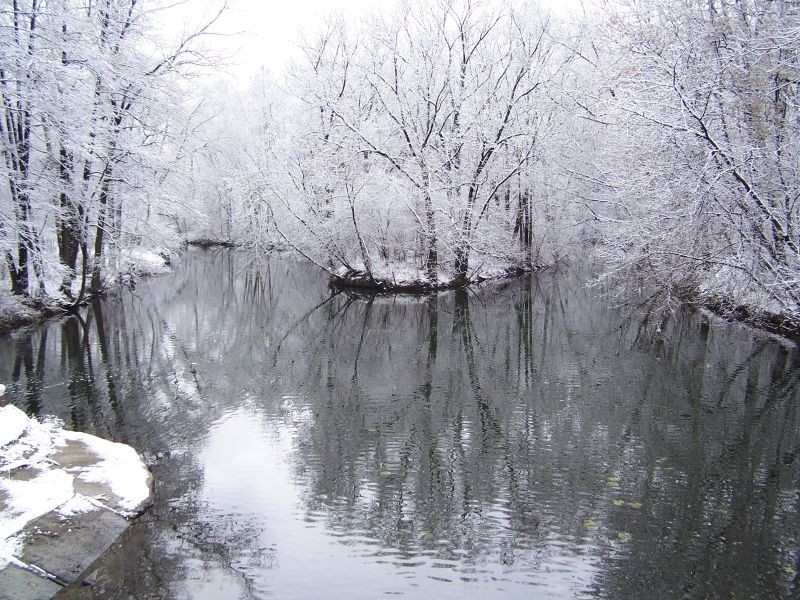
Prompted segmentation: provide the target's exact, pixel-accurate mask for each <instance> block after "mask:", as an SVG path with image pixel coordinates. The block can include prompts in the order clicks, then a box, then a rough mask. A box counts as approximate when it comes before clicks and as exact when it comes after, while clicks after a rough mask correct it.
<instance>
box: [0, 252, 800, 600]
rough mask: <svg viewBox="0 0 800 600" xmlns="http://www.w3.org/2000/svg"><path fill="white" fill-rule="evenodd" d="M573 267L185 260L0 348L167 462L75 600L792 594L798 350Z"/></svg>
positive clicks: (61, 409)
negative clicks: (375, 284) (502, 271)
mask: <svg viewBox="0 0 800 600" xmlns="http://www.w3.org/2000/svg"><path fill="white" fill-rule="evenodd" d="M583 281H584V280H583V278H582V277H581V276H580V275H579V274H577V273H575V272H574V270H572V271H571V270H569V269H564V270H562V271H561V272H552V273H545V274H542V275H540V276H538V277H524V278H519V279H513V280H507V281H503V282H497V283H491V284H483V285H482V286H479V287H476V288H472V289H469V290H466V291H464V290H462V291H450V292H444V293H440V294H438V295H433V296H428V297H411V296H386V297H354V296H350V295H348V294H346V293H338V294H337V293H333V292H332V291H331V290H329V289H328V287H327V281H326V279H325V277H324V276H323V275H322V274H321V273H320V272H319V271H318V270H317V269H316V268H314V267H312V266H310V265H308V264H306V263H304V262H302V261H299V260H298V259H296V258H293V257H290V256H286V255H276V256H272V257H267V258H265V259H263V260H262V261H253V260H252V259H251V258H249V257H248V256H247V255H246V254H244V253H239V252H236V251H230V250H191V251H189V252H188V255H187V257H186V260H185V261H184V263H183V264H182V265H180V266H179V267H178V268H177V269H176V271H175V273H173V274H171V275H168V276H164V277H161V278H156V279H152V280H149V281H146V282H143V283H141V284H140V285H139V286H138V287H137V288H136V289H134V290H122V291H119V292H118V293H116V294H114V295H113V296H111V297H108V298H106V299H104V300H102V301H99V302H95V303H94V304H93V305H92V306H91V307H89V308H88V309H87V310H86V311H85V312H84V313H83V314H82V315H81V318H80V319H79V318H75V317H71V318H67V319H63V320H61V321H54V322H49V323H47V324H45V325H44V326H41V327H39V328H35V329H32V330H30V331H27V332H24V333H23V332H17V333H16V334H14V335H13V336H6V337H5V338H2V343H1V344H0V382H4V383H6V384H7V385H8V386H9V390H8V392H7V397H8V398H9V399H10V400H11V401H12V402H13V403H14V404H16V405H18V406H19V407H20V408H22V409H24V410H26V411H27V412H28V413H29V414H32V415H38V416H44V415H56V416H58V417H59V418H61V419H62V420H63V421H64V422H65V423H66V426H67V427H68V428H71V429H76V430H80V431H84V432H88V433H92V434H95V435H99V436H102V437H105V438H108V439H113V440H116V441H121V442H125V443H128V444H131V445H132V446H134V447H135V448H136V449H137V450H139V451H140V452H141V453H142V454H143V455H144V457H145V459H146V460H147V462H148V464H149V465H150V466H151V469H152V471H153V475H154V478H155V504H154V506H153V507H152V509H150V510H149V511H148V512H147V513H145V514H144V515H143V516H142V517H141V518H140V519H139V520H138V521H137V522H136V523H135V524H134V525H133V526H132V527H131V528H129V530H128V531H127V532H126V534H124V536H123V537H122V538H121V539H120V541H119V542H118V543H117V544H116V545H115V546H114V547H113V548H112V550H111V551H110V552H109V553H108V554H107V555H106V556H105V557H104V558H103V560H102V561H101V563H100V564H99V567H98V570H97V572H96V574H95V575H94V578H93V579H94V585H93V587H87V588H83V589H79V590H74V591H73V592H72V593H71V594H69V597H71V598H128V597H135V598H208V599H218V598H270V597H274V598H290V599H291V598H323V597H324V598H347V599H356V598H376V597H378V596H382V595H399V596H402V597H407V598H432V597H435V598H494V597H502V598H540V597H541V598H643V597H647V598H677V597H682V598H790V597H798V594H800V582H799V579H798V571H800V391H799V386H798V374H800V352H799V351H798V349H797V348H796V347H794V346H793V345H792V344H790V343H787V342H783V341H781V340H779V339H778V338H775V337H772V336H769V335H767V334H764V333H761V332H758V331H754V330H751V329H749V328H747V327H745V326H743V325H738V324H729V323H725V322H723V321H721V320H719V319H717V318H715V317H712V316H710V315H707V314H704V313H702V312H698V311H690V310H678V311H676V312H674V313H670V312H665V313H657V312H650V311H649V310H647V309H645V308H640V309H637V310H631V309H629V308H626V307H624V306H619V305H617V304H616V303H615V302H614V301H613V299H611V298H607V297H603V296H601V292H602V290H599V289H598V288H587V287H586V286H585V285H584V284H583Z"/></svg>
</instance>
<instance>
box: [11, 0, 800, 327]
mask: <svg viewBox="0 0 800 600" xmlns="http://www.w3.org/2000/svg"><path fill="white" fill-rule="evenodd" d="M156 6H157V3H152V2H144V1H137V0H100V1H99V2H94V3H85V2H72V1H71V0H61V1H60V2H45V1H44V0H28V1H23V0H13V1H11V0H3V2H2V7H3V8H2V13H0V17H1V18H2V29H1V30H0V35H1V36H2V39H0V45H1V46H0V52H2V55H1V56H0V67H2V73H0V92H2V97H1V98H0V100H2V107H0V109H1V110H2V119H0V121H1V123H0V125H1V126H2V127H1V128H0V134H2V135H1V136H0V137H1V138H2V139H1V140H0V142H1V143H2V151H3V157H4V161H3V168H4V169H5V172H4V175H5V177H4V179H5V182H4V185H3V188H2V189H3V192H2V196H0V211H2V221H0V244H2V250H3V254H4V259H5V276H4V277H5V280H6V281H7V282H8V289H9V290H11V291H13V292H14V293H15V294H17V295H20V296H37V295H39V296H43V295H49V296H56V297H59V298H61V299H62V301H65V302H68V303H69V302H75V301H78V300H79V299H80V298H81V297H82V296H83V295H85V294H86V293H89V292H91V291H92V290H98V289H100V288H102V285H103V281H104V280H105V279H107V278H110V277H112V276H114V275H115V274H116V273H118V272H119V271H120V270H122V269H123V268H124V263H125V260H126V257H129V256H134V257H136V256H138V257H139V258H144V259H146V258H147V257H148V256H149V255H148V253H149V254H150V255H152V254H153V252H156V253H161V254H169V253H170V252H172V251H173V250H174V249H175V248H177V247H178V245H179V244H180V243H181V242H182V241H185V240H186V239H187V238H191V237H192V235H202V237H203V239H212V240H221V241H225V242H227V243H237V244H242V245H245V246H248V247H250V248H251V249H253V250H254V251H256V252H264V251H267V250H268V249H270V248H273V247H275V246H284V247H291V248H293V249H295V250H296V251H297V252H299V253H300V254H301V255H302V256H304V257H305V258H306V259H308V260H310V261H313V262H314V263H316V264H317V265H319V266H320V267H322V268H323V269H325V270H326V271H328V273H329V274H330V275H331V277H332V278H334V280H336V281H339V282H340V283H344V284H355V285H359V286H362V287H374V288H376V289H384V290H391V289H432V288H438V287H445V286H457V285H463V284H466V283H469V282H471V281H476V280H480V279H485V278H489V277H498V276H503V275H505V274H509V273H518V272H520V271H529V270H534V269H537V268H540V267H544V266H547V265H550V264H553V263H555V262H557V261H559V260H561V259H570V258H573V259H575V258H576V257H580V258H581V260H583V259H584V258H585V257H586V256H591V260H593V261H594V262H595V264H597V265H598V271H597V281H600V282H607V283H609V284H610V285H611V286H612V287H611V288H610V289H612V290H623V289H626V290H633V291H636V292H638V291H647V293H648V294H651V293H653V292H658V294H657V297H658V299H659V300H660V301H661V302H662V303H664V304H666V305H669V303H670V302H671V300H672V299H690V300H693V301H697V302H700V303H705V304H707V305H712V306H715V307H716V308H717V309H718V310H721V311H723V312H726V311H727V312H729V313H731V314H734V315H738V316H741V315H742V314H744V313H746V315H747V316H748V318H749V319H750V320H759V319H761V320H769V321H770V322H771V323H773V325H774V328H777V329H779V330H780V329H782V328H783V329H784V330H787V331H790V330H797V328H798V326H800V264H799V261H800V248H798V245H799V244H800V231H798V206H797V205H798V199H800V190H799V189H798V180H799V179H800V174H799V173H798V169H800V152H799V151H798V143H797V139H798V138H799V137H800V136H798V126H799V125H800V123H798V82H800V68H799V67H800V65H799V64H798V51H797V49H798V48H800V6H798V5H797V3H796V2H792V1H789V0H746V1H734V0H659V1H655V0H626V1H619V2H617V1H613V2H612V1H611V0H608V1H605V2H603V1H600V2H597V3H594V4H592V3H588V2H587V3H585V4H584V5H583V7H582V10H581V11H580V12H579V13H576V14H574V15H572V16H570V17H566V16H564V15H563V14H562V13H552V12H548V10H547V7H546V6H539V5H537V4H536V3H522V2H510V3H506V2H493V1H488V0H485V1H479V0H436V1H434V2H422V1H401V2H399V3H397V5H395V6H394V7H393V9H391V10H388V9H387V10H384V11H383V12H380V13H376V14H375V15H373V16H372V17H370V18H367V19H364V20H363V21H362V22H360V23H352V22H347V21H346V20H344V19H343V18H338V17H330V18H329V19H327V20H326V23H325V25H324V27H322V29H320V30H318V31H317V32H316V33H315V34H313V35H308V36H307V37H306V38H305V39H304V40H302V41H300V42H299V43H300V44H301V46H302V58H301V59H299V60H298V61H296V62H295V63H294V64H293V65H292V67H291V68H290V69H289V70H288V72H287V73H285V74H269V73H266V72H265V71H261V72H259V73H257V74H256V75H255V76H254V77H253V78H252V79H251V80H250V81H249V82H242V81H239V82H236V85H227V84H216V85H215V84H208V85H205V86H202V87H197V86H195V87H187V86H186V84H185V82H186V75H187V74H190V73H192V72H193V71H194V67H196V66H197V64H198V62H203V60H204V59H203V58H202V57H203V54H202V52H201V51H200V50H199V49H198V48H197V47H196V46H195V44H196V43H197V42H198V40H201V39H202V37H203V33H204V32H205V31H206V30H199V31H198V32H197V33H196V34H192V35H190V36H187V37H186V39H184V40H182V41H181V42H180V43H179V44H178V45H177V46H175V47H174V48H173V49H172V50H168V49H164V48H161V47H159V46H158V45H157V44H154V42H153V40H154V39H155V38H153V37H152V36H151V35H149V33H148V32H149V31H150V30H149V29H148V27H150V26H151V25H152V23H153V22H154V20H157V19H158V15H159V14H160V13H159V12H158V11H153V10H152V9H153V8H155V7H156ZM154 46H155V47H154ZM195 96H196V97H197V98H198V101H197V102H194V103H193V102H189V101H188V100H187V99H188V98H194V97H195ZM200 99H202V101H201V100H200ZM137 253H138V254H137ZM743 310H744V313H743V312H742V311H743Z"/></svg>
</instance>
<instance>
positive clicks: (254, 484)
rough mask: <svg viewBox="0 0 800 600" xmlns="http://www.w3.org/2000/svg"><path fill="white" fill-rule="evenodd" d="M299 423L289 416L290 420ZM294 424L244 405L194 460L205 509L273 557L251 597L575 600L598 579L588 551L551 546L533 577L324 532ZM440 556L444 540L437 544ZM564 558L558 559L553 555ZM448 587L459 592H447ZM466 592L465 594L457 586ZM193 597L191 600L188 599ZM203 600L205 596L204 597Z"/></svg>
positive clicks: (502, 523) (499, 515)
mask: <svg viewBox="0 0 800 600" xmlns="http://www.w3.org/2000/svg"><path fill="white" fill-rule="evenodd" d="M295 417H296V415H295ZM292 428H293V424H292V423H291V422H289V423H286V422H283V423H280V424H279V425H278V426H277V427H276V426H275V424H274V423H264V422H262V421H261V415H259V414H258V413H257V412H256V411H254V410H253V408H252V406H251V407H248V406H246V405H243V406H241V407H239V408H238V409H235V410H233V411H232V412H230V413H228V414H226V415H225V416H223V417H222V418H220V419H219V420H218V421H217V422H216V423H214V424H213V425H212V427H211V428H210V430H209V435H208V438H207V442H206V445H205V448H204V450H203V452H202V454H201V457H200V460H201V462H202V465H203V467H202V471H203V473H204V482H203V487H202V489H201V491H200V498H201V505H202V506H203V507H204V509H203V510H205V511H208V513H209V516H213V517H214V518H217V519H220V520H226V519H232V520H238V521H244V522H259V523H260V525H261V527H263V529H262V531H261V534H260V540H259V543H260V544H261V545H263V546H265V547H269V548H270V549H272V550H273V551H274V568H272V569H268V570H262V571H260V572H257V573H250V574H249V576H250V577H251V578H252V581H251V584H252V586H253V587H252V589H253V591H254V592H255V593H256V596H258V594H259V593H264V594H267V593H268V592H269V590H271V589H275V590H282V591H281V594H280V595H281V597H286V598H322V597H326V596H327V595H328V594H330V593H331V590H336V595H337V596H340V597H347V598H374V597H377V596H379V595H381V594H390V595H391V594H404V595H407V594H412V595H413V594H414V593H415V592H419V588H420V580H423V584H422V585H423V586H424V589H425V590H426V591H425V594H426V595H434V596H435V597H444V598H450V597H452V598H471V597H474V598H482V597H486V596H487V595H488V596H492V595H493V594H495V593H498V592H506V593H508V592H513V591H515V590H516V591H517V592H518V595H517V597H519V596H520V595H525V593H526V590H527V593H533V590H532V588H531V587H530V586H536V587H535V589H536V590H537V591H536V593H543V594H547V595H552V596H554V597H574V596H575V595H576V594H577V593H578V592H580V591H581V590H585V589H588V587H589V585H590V583H591V579H592V576H593V575H594V573H595V572H596V568H595V567H594V563H595V559H594V558H593V556H592V550H593V548H592V545H591V544H590V543H587V544H586V545H585V547H583V548H580V549H577V551H576V549H574V548H573V549H569V548H568V547H567V544H562V543H560V541H559V540H558V539H557V537H555V536H554V537H553V538H552V539H548V540H546V543H545V545H547V546H548V547H550V548H554V549H556V552H555V553H554V552H549V553H548V554H549V555H548V557H547V561H546V562H545V563H544V564H540V565H539V568H538V570H537V572H524V571H520V570H519V569H515V568H510V567H503V566H502V565H501V564H499V563H494V562H488V561H487V562H486V563H481V562H477V563H476V562H475V561H469V560H467V561H461V560H459V559H458V557H459V556H460V555H461V556H464V555H466V554H468V553H467V552H466V551H465V550H463V549H454V550H453V552H452V553H451V554H452V555H454V558H451V559H447V558H442V557H441V556H437V555H438V554H440V552H438V551H435V550H434V551H424V550H421V549H420V552H419V553H418V554H416V555H413V556H409V555H408V554H407V553H404V552H402V551H401V550H399V549H397V548H390V547H385V546H383V545H382V544H381V543H380V540H377V539H375V538H374V537H371V536H370V532H369V531H346V532H342V531H337V530H332V529H330V528H329V527H327V526H326V519H327V518H328V516H327V515H326V514H325V511H308V510H306V508H305V506H304V502H303V495H304V494H307V493H308V490H304V489H303V486H304V481H303V478H302V477H297V476H296V474H295V469H293V468H292V463H293V462H297V461H298V460H299V461H302V457H298V456H296V448H295V447H294V445H293V438H294V435H295V432H294V431H293V430H292ZM362 483H363V484H364V486H363V488H361V489H360V490H359V494H360V495H361V496H362V498H361V500H362V501H363V502H365V503H366V504H370V503H371V502H373V501H374V500H375V498H376V496H377V492H376V491H375V490H374V489H373V488H371V486H370V484H369V483H367V482H362ZM484 516H485V518H486V519H487V520H488V521H491V522H492V524H493V527H494V528H497V529H504V528H510V527H511V526H512V523H511V520H510V518H509V515H508V511H507V508H506V507H505V506H503V505H502V504H498V505H497V506H494V507H488V510H487V511H486V513H485V515H484ZM435 542H436V544H437V545H439V546H440V547H443V548H444V547H447V546H448V545H449V544H450V541H449V540H447V539H438V540H436V541H435ZM559 548H560V549H561V550H563V551H564V554H563V555H560V554H558V553H557V552H558V550H557V549H559ZM225 579H226V578H225V577H224V576H223V578H220V573H217V572H213V571H211V572H208V573H206V575H205V577H202V578H201V579H199V580H193V581H192V585H193V586H197V587H196V592H197V593H201V591H202V590H206V591H208V592H209V593H210V594H211V596H208V597H212V596H213V594H214V593H218V592H219V590H220V589H221V587H222V586H224V585H225V583H224V581H225ZM454 582H455V583H456V584H457V585H453V584H454ZM462 584H464V585H462ZM194 597H198V596H197V595H196V594H194ZM201 597H205V593H203V594H202V596H201Z"/></svg>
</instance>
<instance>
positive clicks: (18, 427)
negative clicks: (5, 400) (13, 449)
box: [0, 406, 29, 448]
mask: <svg viewBox="0 0 800 600" xmlns="http://www.w3.org/2000/svg"><path fill="white" fill-rule="evenodd" d="M7 408H9V407H8V406H4V407H3V408H0V448H2V447H3V446H5V445H6V444H10V443H11V442H13V441H14V440H16V439H19V438H20V437H21V436H22V434H23V433H25V429H26V428H27V427H28V421H29V419H28V417H27V416H26V415H25V413H24V412H22V411H21V410H6V409H7Z"/></svg>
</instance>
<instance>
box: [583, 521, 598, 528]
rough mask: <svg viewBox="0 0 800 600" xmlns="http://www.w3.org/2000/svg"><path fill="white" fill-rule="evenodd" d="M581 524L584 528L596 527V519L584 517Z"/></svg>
mask: <svg viewBox="0 0 800 600" xmlns="http://www.w3.org/2000/svg"><path fill="white" fill-rule="evenodd" d="M583 526H584V527H585V528H586V529H594V528H595V527H597V521H595V520H594V519H584V520H583Z"/></svg>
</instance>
